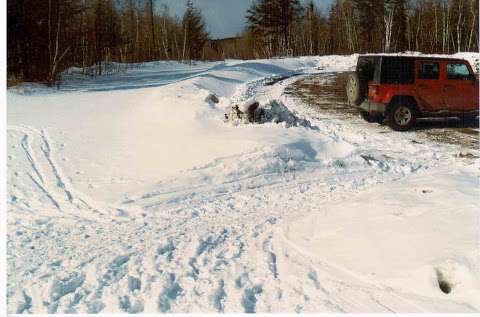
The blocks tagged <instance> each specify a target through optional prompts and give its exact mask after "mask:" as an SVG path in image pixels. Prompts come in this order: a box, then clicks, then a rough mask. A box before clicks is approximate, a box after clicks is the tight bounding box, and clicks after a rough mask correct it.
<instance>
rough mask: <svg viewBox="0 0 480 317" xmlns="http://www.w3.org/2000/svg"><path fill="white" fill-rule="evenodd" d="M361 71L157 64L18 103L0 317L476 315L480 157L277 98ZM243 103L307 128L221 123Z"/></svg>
mask: <svg viewBox="0 0 480 317" xmlns="http://www.w3.org/2000/svg"><path fill="white" fill-rule="evenodd" d="M479 55H480V54H470V55H468V56H466V57H467V58H468V59H469V60H471V61H472V62H474V61H475V59H477V60H478V58H479ZM355 62H356V56H325V57H303V58H291V59H275V60H258V61H227V62H225V63H211V64H209V63H200V64H197V65H191V66H185V65H179V64H176V63H172V62H156V63H148V64H145V65H138V66H137V67H135V68H131V69H129V70H127V71H126V72H124V73H121V74H116V75H109V76H106V77H102V78H96V79H85V78H81V77H80V76H79V75H78V74H76V72H75V70H72V72H70V74H67V75H65V76H64V82H62V84H61V85H60V87H59V89H58V90H51V89H46V88H42V87H38V86H33V85H23V86H21V87H16V88H13V89H11V90H10V91H9V92H8V94H7V99H8V109H7V116H8V117H7V120H8V130H7V138H8V139H7V144H8V149H7V152H8V158H7V168H8V171H7V182H8V193H7V198H8V201H7V206H8V214H7V221H8V223H7V224H8V233H7V238H8V241H7V252H8V254H7V256H8V258H7V265H8V267H7V268H8V285H7V296H8V311H9V312H11V313H15V312H17V313H30V312H31V313H46V312H50V313H53V312H57V313H64V312H65V313H71V312H78V313H82V312H89V313H97V312H102V313H108V312H129V313H134V312H197V313H198V312H392V311H394V312H472V311H477V312H478V311H479V310H480V304H479V303H480V301H479V300H478V299H479V298H480V279H479V276H480V274H479V273H480V258H479V256H480V253H479V252H480V251H479V243H480V238H479V228H480V226H479V225H480V222H479V219H480V218H479V213H478V209H479V208H478V207H479V195H480V187H479V183H478V181H479V176H480V170H479V167H480V166H479V161H478V157H479V156H480V153H478V152H479V151H476V150H471V149H465V148H462V147H461V146H460V145H446V144H439V143H434V142H432V141H427V142H418V140H417V135H416V133H415V132H408V133H397V132H392V131H390V130H385V129H379V128H376V127H374V126H372V125H369V124H367V123H364V122H362V121H360V120H358V121H355V122H353V123H352V122H346V121H343V120H341V119H339V118H335V117H332V116H331V115H328V114H322V113H318V112H317V111H315V110H314V109H312V108H309V107H306V106H305V105H303V104H301V103H299V102H298V101H297V100H293V99H290V98H289V97H288V96H286V95H284V94H283V91H284V89H285V87H287V85H289V84H290V83H292V82H293V81H295V80H296V79H298V78H300V77H301V76H303V75H305V74H312V73H318V74H319V76H321V74H322V73H331V72H338V71H346V70H351V69H352V68H353V67H354V65H355ZM133 88H135V89H133ZM211 94H215V95H217V96H218V97H219V103H214V102H213V101H212V98H211ZM252 98H254V99H256V100H258V101H259V102H260V104H266V103H268V102H269V101H270V100H277V101H279V102H282V103H283V104H284V105H286V106H287V107H288V109H289V110H290V111H291V112H292V113H291V114H295V116H297V117H299V118H303V119H306V120H308V121H309V123H310V124H309V125H303V126H302V125H301V126H297V127H295V126H294V127H287V126H288V125H287V124H286V123H279V124H275V123H265V124H239V125H233V124H231V123H226V122H224V113H226V112H228V111H229V108H230V107H231V106H232V105H235V104H240V103H242V102H244V101H246V100H250V99H252ZM439 283H440V284H442V287H443V288H444V289H447V288H450V292H449V293H448V294H446V293H444V292H442V291H441V290H440V287H439Z"/></svg>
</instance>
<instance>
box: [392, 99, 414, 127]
mask: <svg viewBox="0 0 480 317" xmlns="http://www.w3.org/2000/svg"><path fill="white" fill-rule="evenodd" d="M416 121H417V110H416V109H415V107H414V106H412V105H410V104H406V103H395V104H393V105H392V107H391V108H390V109H389V111H388V114H387V117H386V122H387V124H388V126H389V127H390V128H392V129H393V130H395V131H407V130H410V129H411V128H412V127H413V126H414V125H415V122H416Z"/></svg>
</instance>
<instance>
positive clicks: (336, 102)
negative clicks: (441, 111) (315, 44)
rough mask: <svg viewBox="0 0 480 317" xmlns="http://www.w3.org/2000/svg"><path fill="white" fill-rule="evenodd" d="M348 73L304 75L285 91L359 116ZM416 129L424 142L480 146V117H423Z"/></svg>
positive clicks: (328, 109) (341, 113)
mask: <svg viewBox="0 0 480 317" xmlns="http://www.w3.org/2000/svg"><path fill="white" fill-rule="evenodd" d="M348 75H349V73H326V74H319V75H313V76H308V77H304V78H301V79H300V80H297V81H296V82H294V83H293V84H291V85H290V86H288V87H287V88H286V90H285V93H286V94H289V95H291V96H293V97H294V98H298V99H300V100H301V101H302V102H303V103H305V104H306V105H308V106H310V107H313V108H314V109H317V110H318V111H319V112H322V113H331V114H335V115H336V116H340V117H343V118H345V119H346V120H359V119H358V118H359V117H360V116H359V114H358V110H357V109H355V108H353V107H351V106H350V105H349V104H348V102H347V96H346V93H345V85H346V81H347V78H348ZM371 125H372V128H374V127H378V125H377V124H375V123H372V124H371ZM414 130H415V131H416V132H417V134H418V140H415V141H414V142H416V143H423V142H424V139H425V138H426V139H428V140H433V141H435V142H441V143H447V144H459V145H462V146H463V147H466V148H470V149H478V148H479V144H480V134H479V133H480V130H479V123H478V121H476V122H475V121H463V120H460V119H458V118H434V119H419V120H418V121H417V125H416V126H415V128H414ZM380 132H385V131H380Z"/></svg>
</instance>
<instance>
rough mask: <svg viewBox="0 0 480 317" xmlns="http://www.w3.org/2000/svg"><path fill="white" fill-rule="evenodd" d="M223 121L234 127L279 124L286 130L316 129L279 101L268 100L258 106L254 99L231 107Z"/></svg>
mask: <svg viewBox="0 0 480 317" xmlns="http://www.w3.org/2000/svg"><path fill="white" fill-rule="evenodd" d="M225 119H226V121H227V122H231V123H233V124H235V125H237V124H240V123H259V124H264V123H276V124H278V123H281V124H282V125H283V126H284V127H286V128H290V127H305V128H310V129H316V127H314V126H312V124H311V123H310V121H308V120H307V119H303V118H300V117H298V116H297V115H296V114H295V113H294V112H292V111H290V109H288V108H287V107H286V106H285V105H284V104H283V102H281V101H279V100H270V101H268V102H267V103H265V104H263V105H260V104H259V102H258V101H256V100H255V99H249V100H247V101H246V102H245V103H243V104H242V105H240V106H238V105H235V106H233V107H231V109H230V112H229V113H228V114H225Z"/></svg>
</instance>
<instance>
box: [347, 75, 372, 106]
mask: <svg viewBox="0 0 480 317" xmlns="http://www.w3.org/2000/svg"><path fill="white" fill-rule="evenodd" d="M367 89H368V83H367V82H366V80H362V78H361V77H360V76H359V75H358V73H352V74H350V75H349V76H348V80H347V98H348V102H349V103H350V104H351V105H354V106H359V105H360V104H361V103H362V102H363V101H364V100H365V98H366V97H367Z"/></svg>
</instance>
